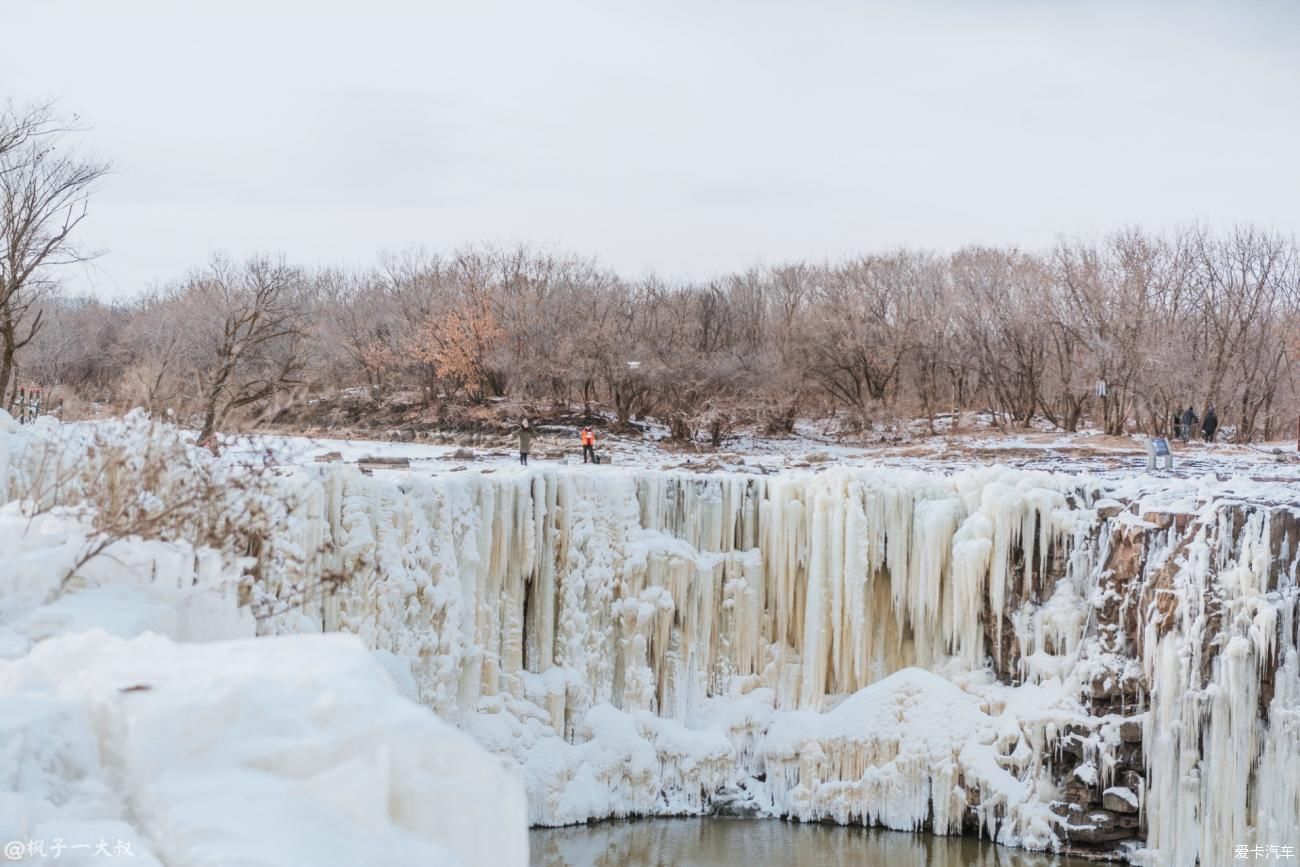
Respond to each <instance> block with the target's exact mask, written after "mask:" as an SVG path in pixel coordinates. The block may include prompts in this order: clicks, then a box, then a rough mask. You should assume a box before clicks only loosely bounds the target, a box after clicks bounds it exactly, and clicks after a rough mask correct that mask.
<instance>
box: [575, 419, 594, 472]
mask: <svg viewBox="0 0 1300 867" xmlns="http://www.w3.org/2000/svg"><path fill="white" fill-rule="evenodd" d="M578 437H579V438H580V439H581V440H582V462H583V463H584V464H585V463H588V462H589V461H590V463H593V464H594V463H596V435H595V434H594V433H592V432H591V428H589V427H584V428H583V429H582V432H581V433H579V434H578Z"/></svg>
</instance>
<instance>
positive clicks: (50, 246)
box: [0, 103, 109, 395]
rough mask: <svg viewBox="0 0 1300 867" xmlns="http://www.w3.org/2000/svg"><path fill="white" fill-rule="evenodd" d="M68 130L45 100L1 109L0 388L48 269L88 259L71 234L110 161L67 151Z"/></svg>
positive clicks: (45, 288)
mask: <svg viewBox="0 0 1300 867" xmlns="http://www.w3.org/2000/svg"><path fill="white" fill-rule="evenodd" d="M74 131H75V128H74V127H73V126H72V124H71V123H69V122H67V121H64V120H63V119H61V118H60V117H59V116H58V115H57V114H56V113H55V110H54V107H53V106H52V105H50V104H48V103H46V104H38V105H34V106H30V107H26V108H17V107H15V106H13V105H8V106H5V107H3V108H0V395H3V394H4V393H5V389H6V388H7V386H8V385H9V381H10V378H11V377H12V376H13V373H14V365H15V360H16V357H17V354H18V352H19V350H21V349H22V348H23V347H24V346H26V345H27V344H29V343H30V342H31V341H32V339H33V338H34V337H35V336H36V333H37V332H38V331H39V330H40V326H41V322H42V319H43V317H42V310H41V308H40V306H39V302H40V300H41V298H42V297H43V296H44V295H46V294H47V293H48V292H49V291H50V289H51V288H52V287H53V285H54V275H53V271H54V269H56V268H57V267H58V266H60V265H67V264H71V263H74V262H81V261H84V260H85V259H86V258H88V254H87V253H85V252H84V251H82V250H80V249H78V248H77V247H76V246H75V245H74V244H73V242H72V235H73V232H74V231H75V230H76V228H77V226H79V225H80V224H81V222H82V220H84V219H85V218H86V214H87V211H88V207H89V200H90V195H91V193H93V192H94V190H95V189H96V187H97V186H98V182H99V181H100V179H101V178H103V177H104V175H105V174H106V173H107V172H108V170H109V165H108V163H106V162H102V161H100V160H96V159H93V158H90V157H87V156H84V155H82V154H79V153H77V152H76V151H75V150H69V149H68V148H67V147H66V144H67V136H68V134H69V133H71V132H74Z"/></svg>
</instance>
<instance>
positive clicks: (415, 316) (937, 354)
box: [0, 106, 1300, 444]
mask: <svg viewBox="0 0 1300 867" xmlns="http://www.w3.org/2000/svg"><path fill="white" fill-rule="evenodd" d="M70 129H72V127H71V126H70V125H69V124H67V123H64V122H62V121H60V120H59V119H58V118H57V116H56V115H55V113H54V112H53V110H52V109H51V108H50V107H49V106H44V107H39V106H38V107H36V108H35V109H24V110H18V109H15V108H13V107H12V106H11V107H10V108H9V109H7V110H6V111H0V232H2V233H3V236H2V237H0V241H2V242H3V243H2V244H0V247H2V250H0V396H4V398H6V399H12V397H13V396H14V394H15V393H16V390H17V389H18V387H19V386H20V384H24V383H25V384H28V385H38V386H43V387H51V386H56V385H57V386H62V387H64V388H66V389H68V390H70V391H71V392H72V393H75V394H77V395H80V396H82V397H84V398H86V399H94V400H100V401H104V402H108V403H110V404H113V405H115V406H118V407H120V408H128V407H130V406H137V405H138V406H143V407H145V408H146V409H148V410H149V411H150V412H153V413H162V414H166V413H173V414H177V415H178V416H180V417H182V418H184V419H186V420H188V421H189V423H191V424H193V425H195V426H196V427H198V428H201V429H202V430H203V431H204V432H205V433H208V432H211V431H213V430H218V429H223V428H225V427H227V426H229V425H230V424H232V423H234V422H235V421H236V420H247V419H249V418H255V417H258V416H259V415H260V416H265V415H266V414H267V413H268V412H270V411H274V410H276V409H282V408H283V407H285V406H286V405H288V404H290V403H292V402H294V401H303V400H306V399H311V398H319V397H322V396H325V397H328V396H330V395H332V394H336V393H339V392H342V391H344V390H351V391H352V393H361V394H364V395H365V397H366V398H367V399H368V400H371V401H374V402H376V405H382V404H383V403H384V402H385V401H390V400H392V399H393V398H394V396H396V395H410V394H414V395H416V396H417V400H418V402H419V403H420V404H422V405H423V406H425V407H426V408H430V409H433V410H436V409H440V408H441V409H445V408H447V407H456V406H461V407H463V406H474V405H482V404H486V403H495V402H497V401H498V400H499V399H502V398H506V399H509V401H510V402H511V403H512V404H523V405H526V406H528V407H530V408H531V409H533V410H534V411H539V412H543V413H544V412H546V411H547V409H548V408H552V409H556V408H559V409H563V410H565V411H571V410H574V409H576V408H580V411H582V412H584V413H589V414H590V413H592V412H596V411H605V412H608V413H609V414H610V416H611V417H612V419H613V421H614V423H615V424H617V425H619V426H624V427H626V426H628V425H631V424H634V423H635V422H637V421H639V420H642V419H653V420H656V421H659V422H662V423H663V424H664V425H666V426H667V428H668V429H669V430H670V431H671V433H672V436H673V437H675V438H677V439H681V440H691V441H698V442H704V441H707V442H712V443H714V444H721V443H722V442H723V441H725V440H726V439H727V438H729V437H730V436H732V435H733V434H734V433H735V432H736V431H737V430H738V429H741V428H744V427H754V428H757V429H760V430H762V431H764V432H766V433H770V434H780V433H786V432H790V431H792V430H793V429H794V426H795V423H796V422H797V421H798V420H799V419H805V418H833V419H834V420H835V423H836V424H838V425H840V426H841V427H842V428H843V429H845V430H863V429H866V428H869V427H871V426H873V425H878V424H881V423H889V422H892V421H894V420H897V419H918V418H919V419H924V420H926V421H928V423H929V425H930V426H931V428H935V427H936V426H937V424H938V422H939V420H940V419H943V418H945V417H951V416H952V414H953V413H955V412H960V411H969V410H983V411H987V412H989V413H991V414H992V416H993V417H994V419H995V420H996V421H997V423H999V424H1002V425H1006V426H1010V427H1015V426H1026V427H1027V426H1029V425H1030V424H1031V423H1033V422H1034V420H1035V419H1045V420H1047V421H1049V422H1050V423H1052V424H1053V425H1056V426H1058V427H1060V428H1062V429H1064V430H1068V431H1073V430H1077V429H1078V428H1079V427H1080V426H1082V425H1085V424H1088V425H1095V426H1097V427H1099V428H1101V429H1103V430H1104V431H1105V432H1106V433H1110V434H1119V433H1123V432H1126V431H1132V430H1142V431H1147V432H1150V433H1168V432H1169V430H1170V426H1171V419H1172V416H1173V414H1174V413H1175V412H1176V411H1178V410H1180V409H1182V408H1183V407H1185V406H1187V405H1189V404H1190V405H1192V406H1194V407H1195V408H1196V411H1197V412H1198V413H1203V411H1204V408H1205V407H1207V406H1210V405H1213V406H1214V407H1215V408H1216V409H1217V413H1218V416H1219V418H1220V419H1221V421H1222V423H1223V425H1224V427H1225V429H1226V430H1228V431H1229V432H1231V433H1232V435H1233V436H1234V438H1235V439H1237V440H1239V441H1249V440H1252V439H1260V438H1264V439H1270V438H1276V437H1278V436H1281V435H1289V434H1290V432H1291V431H1292V430H1293V429H1294V427H1295V425H1296V418H1297V412H1298V411H1300V400H1298V395H1297V388H1296V372H1297V353H1298V352H1300V345H1298V343H1297V340H1298V338H1297V335H1300V328H1298V327H1297V326H1298V325H1300V267H1298V264H1300V263H1298V262H1297V248H1296V242H1295V240H1294V238H1292V237H1288V236H1285V235H1283V234H1281V233H1279V232H1276V231H1271V230H1268V229H1264V228H1260V227H1257V226H1252V225H1243V226H1238V227H1236V228H1234V229H1231V230H1227V231H1213V230H1210V229H1208V228H1206V227H1204V226H1197V225H1192V226H1187V227H1184V228H1181V229H1178V230H1176V231H1173V232H1166V233H1151V232H1148V231H1144V230H1142V229H1139V228H1130V229H1125V230H1123V231H1119V232H1116V233H1113V234H1111V235H1108V236H1105V237H1100V238H1093V239H1062V240H1060V241H1059V242H1058V243H1057V244H1055V245H1054V246H1053V247H1052V248H1051V249H1048V250H1040V251H1026V250H1021V249H1017V248H1015V247H975V246H972V247H967V248H964V249H961V250H959V251H957V252H955V253H951V254H945V253H938V252H932V251H926V250H913V249H900V250H889V251H884V252H878V253H868V254H864V255H860V256H853V257H849V258H846V259H843V260H841V261H835V262H821V263H815V262H795V263H787V264H779V265H764V266H755V267H751V268H748V269H745V270H743V271H738V272H735V273H731V274H726V275H723V276H720V277H717V278H716V279H711V280H705V281H680V282H678V281H669V280H665V279H662V278H660V277H657V276H653V275H651V276H646V277H642V278H638V279H629V278H627V277H624V276H622V275H619V274H617V273H615V272H614V271H612V270H610V269H609V268H606V267H604V266H602V265H601V264H600V263H599V262H597V261H595V260H592V259H589V258H584V257H581V256H574V255H566V254H561V253H555V252H550V251H544V250H536V249H531V248H529V247H527V246H508V247H507V246H471V247H467V248H463V249H460V250H456V251H453V252H450V253H429V252H424V251H418V250H412V251H407V252H403V253H399V254H392V255H386V256H384V257H382V258H381V259H380V261H379V262H378V263H377V264H376V265H375V266H374V267H372V268H368V269H362V270H344V269H337V268H317V267H304V266H300V265H296V264H293V263H291V262H289V261H287V260H286V259H285V258H283V257H276V256H256V257H251V258H248V259H245V260H241V261H235V260H230V259H227V258H222V257H216V258H213V259H212V260H211V261H209V262H208V263H206V264H204V265H203V266H201V267H198V268H196V269H195V270H193V271H192V272H191V273H189V274H187V275H184V276H183V277H180V278H178V279H176V280H175V281H173V282H171V283H169V284H167V285H165V286H162V287H157V288H154V289H151V290H149V291H146V292H143V293H142V294H140V295H138V296H137V297H135V298H133V299H131V300H128V301H121V302H109V301H104V300H99V299H95V298H77V297H67V296H65V295H61V294H60V293H59V292H58V287H57V279H58V274H59V273H60V268H59V266H61V265H66V264H68V263H71V262H76V261H80V260H81V259H82V258H84V253H82V252H81V251H79V250H78V249H77V248H76V247H75V246H74V245H73V243H72V236H73V233H74V230H75V229H76V228H77V226H78V224H79V223H80V221H81V220H82V219H83V218H84V216H85V214H86V207H87V202H88V200H89V197H90V195H91V193H92V192H93V191H94V189H95V188H96V186H97V184H98V182H99V180H100V179H101V178H102V177H103V175H104V174H105V172H107V171H108V168H109V167H108V166H107V164H105V163H103V162H100V161H97V160H94V159H90V158H86V157H83V156H78V155H77V154H76V153H75V151H70V152H65V151H64V150H63V149H62V147H61V145H62V144H63V142H64V139H65V137H66V135H67V133H68V132H69V130H70ZM435 415H436V413H435Z"/></svg>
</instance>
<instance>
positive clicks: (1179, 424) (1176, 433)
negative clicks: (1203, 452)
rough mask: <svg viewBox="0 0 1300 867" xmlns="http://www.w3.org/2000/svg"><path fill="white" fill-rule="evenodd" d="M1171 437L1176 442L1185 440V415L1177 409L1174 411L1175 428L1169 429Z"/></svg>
mask: <svg viewBox="0 0 1300 867" xmlns="http://www.w3.org/2000/svg"><path fill="white" fill-rule="evenodd" d="M1169 435H1170V436H1171V437H1173V438H1174V439H1176V440H1180V439H1182V438H1183V413H1182V411H1181V410H1179V409H1178V408H1176V407H1175V409H1174V426H1173V427H1171V428H1170V429H1169Z"/></svg>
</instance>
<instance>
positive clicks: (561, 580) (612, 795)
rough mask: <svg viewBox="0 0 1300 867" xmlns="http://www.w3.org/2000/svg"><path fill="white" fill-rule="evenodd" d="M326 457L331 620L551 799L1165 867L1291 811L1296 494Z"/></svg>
mask: <svg viewBox="0 0 1300 867" xmlns="http://www.w3.org/2000/svg"><path fill="white" fill-rule="evenodd" d="M1148 481H1149V480H1148ZM311 484H312V485H314V486H316V487H315V490H316V491H317V492H318V494H317V495H318V497H319V504H318V506H317V508H318V511H319V513H320V514H321V515H323V516H324V519H325V522H326V523H327V525H328V531H327V532H325V533H324V535H326V536H328V537H329V538H330V539H332V542H333V549H332V551H331V552H330V553H329V554H328V555H327V559H328V560H329V564H328V568H329V569H331V570H334V571H335V572H337V573H339V574H345V575H349V576H352V577H351V578H350V579H349V580H348V581H347V582H346V583H345V584H344V585H343V586H342V587H341V588H340V590H339V592H338V593H336V594H335V595H333V596H332V597H330V598H329V599H327V600H326V601H325V602H323V603H322V604H321V606H320V610H319V611H318V612H314V613H313V616H315V617H318V618H319V623H320V625H321V626H323V628H325V629H345V630H348V631H352V632H356V633H358V634H360V635H361V636H362V637H363V638H364V639H365V640H366V641H367V642H368V643H369V644H370V645H371V646H373V647H378V648H382V649H385V650H390V651H392V652H393V653H394V654H396V655H397V656H398V657H400V658H402V659H405V660H409V663H410V666H411V673H412V675H413V678H414V682H415V684H416V686H417V689H418V691H419V695H420V697H421V699H422V700H423V701H425V702H426V703H428V704H430V705H431V706H433V707H434V708H435V709H437V710H438V712H439V713H440V714H442V715H443V716H445V717H447V718H449V719H455V720H457V721H458V722H459V723H460V724H461V725H462V726H463V727H465V728H466V729H467V730H469V731H470V732H471V733H472V734H474V735H475V736H476V737H477V738H478V739H479V740H480V742H482V743H484V744H485V745H487V746H488V747H489V748H490V749H493V750H495V751H498V752H501V753H506V754H510V755H512V756H514V757H515V758H516V759H517V760H518V761H519V762H520V763H521V764H522V765H523V767H524V771H525V775H526V778H527V780H528V784H529V795H530V804H529V808H530V815H531V817H532V820H533V821H534V822H535V823H539V824H565V823H570V822H580V821H585V820H587V819H590V818H600V817H605V816H621V815H634V814H673V813H692V812H708V811H724V812H741V813H752V814H764V815H779V816H790V817H795V818H799V819H806V820H820V819H831V820H834V821H839V822H855V823H856V822H863V823H879V824H884V825H887V826H888V827H892V828H922V827H924V828H929V829H932V830H934V831H936V832H939V833H958V832H961V831H967V832H979V833H983V834H986V835H988V836H991V837H994V838H995V839H998V840H1000V841H1001V842H1005V843H1008V844H1012V845H1022V846H1027V847H1031V848H1057V847H1061V846H1068V847H1071V848H1075V849H1087V850H1090V851H1112V850H1114V851H1118V852H1120V853H1121V854H1123V855H1125V856H1127V857H1131V858H1133V859H1134V860H1139V861H1141V860H1146V861H1148V862H1149V863H1167V864H1191V863H1193V862H1194V861H1195V860H1196V858H1197V857H1198V856H1199V857H1200V858H1201V859H1202V862H1203V863H1219V861H1220V860H1222V856H1224V855H1225V853H1226V854H1227V856H1229V857H1230V856H1231V854H1232V852H1233V847H1234V846H1235V845H1239V844H1250V845H1253V844H1254V843H1255V842H1260V843H1278V842H1280V841H1281V840H1282V839H1283V838H1285V837H1287V836H1288V834H1289V833H1290V834H1291V836H1293V831H1294V829H1295V828H1297V827H1300V800H1298V798H1300V783H1297V780H1300V774H1298V773H1297V770H1298V768H1297V764H1296V763H1297V762H1300V725H1298V722H1297V721H1298V719H1300V708H1298V707H1297V697H1298V696H1300V681H1297V659H1296V654H1297V649H1296V648H1297V637H1296V636H1297V633H1296V617H1297V612H1296V598H1297V594H1296V585H1295V562H1294V560H1295V556H1294V551H1295V549H1296V537H1297V533H1296V526H1297V525H1296V520H1295V517H1294V516H1293V514H1292V512H1291V510H1290V509H1289V507H1285V506H1277V505H1273V506H1269V505H1266V504H1259V505H1255V506H1252V505H1248V504H1245V503H1242V502H1241V501H1239V500H1232V499H1229V498H1225V496H1223V494H1222V493H1221V492H1216V491H1215V490H1213V489H1212V486H1210V487H1207V485H1208V483H1206V484H1199V483H1197V484H1192V483H1188V484H1184V485H1182V487H1181V488H1178V489H1177V490H1174V491H1172V493H1171V492H1169V491H1165V492H1164V495H1163V499H1162V496H1158V495H1155V494H1153V493H1152V491H1151V490H1142V489H1139V488H1133V489H1131V490H1127V491H1116V490H1111V488H1112V487H1114V485H1107V484H1104V483H1101V482H1097V481H1095V480H1086V479H1077V478H1072V477H1069V476H1063V475H1047V474H1042V473H1028V472H1020V471H1015V470H1008V469H1004V468H997V469H981V470H973V471H967V472H960V473H956V474H953V475H948V476H941V475H934V474H926V473H920V472H907V471H898V470H882V469H836V470H830V471H827V472H824V473H819V474H813V473H808V474H800V475H792V476H788V477H775V478H768V477H759V476H740V475H730V476H728V475H716V476H693V475H685V474H671V473H659V472H649V471H646V472H637V471H633V470H614V469H613V468H609V469H605V470H601V471H587V472H581V471H579V472H575V471H572V470H563V469H560V470H540V469H539V470H534V471H530V472H525V473H514V474H500V475H495V474H493V475H489V474H474V473H465V474H457V475H449V476H444V477H441V478H437V479H433V480H430V479H417V478H409V479H403V480H401V481H390V480H385V479H382V478H373V477H365V476H362V475H360V474H357V473H355V472H350V471H338V470H327V471H322V472H321V473H319V474H318V476H317V478H316V479H315V480H314V481H313V482H312V483H311ZM1157 493H1159V492H1157ZM300 627H301V623H295V624H292V625H291V628H295V629H296V628H300ZM273 628H286V627H285V626H284V624H280V625H278V626H274V627H273ZM1144 844H1145V846H1146V848H1143V846H1144Z"/></svg>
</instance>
